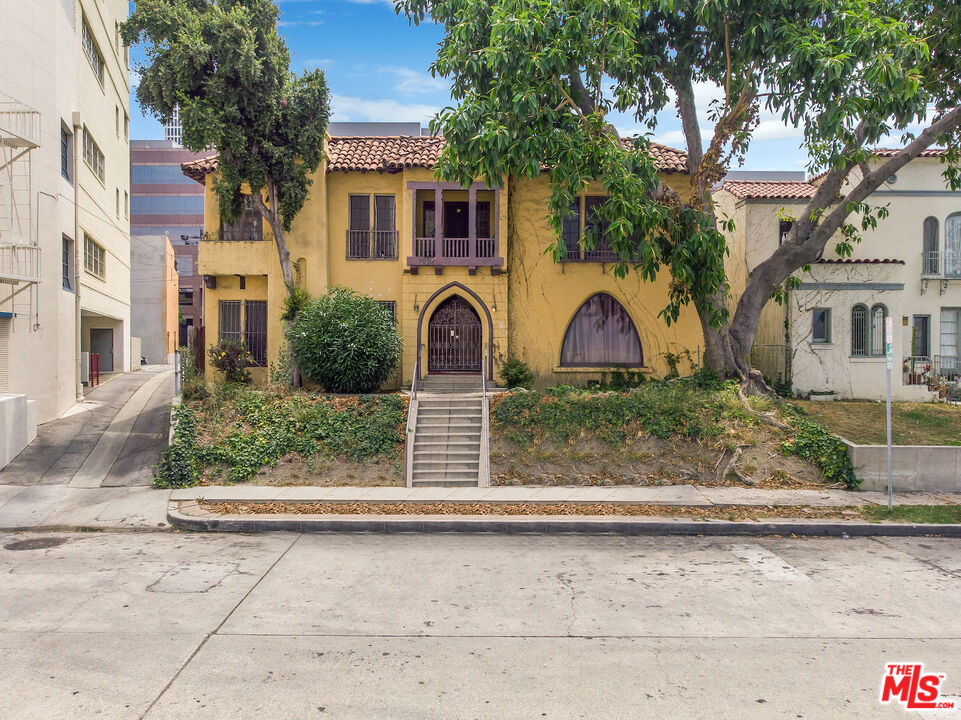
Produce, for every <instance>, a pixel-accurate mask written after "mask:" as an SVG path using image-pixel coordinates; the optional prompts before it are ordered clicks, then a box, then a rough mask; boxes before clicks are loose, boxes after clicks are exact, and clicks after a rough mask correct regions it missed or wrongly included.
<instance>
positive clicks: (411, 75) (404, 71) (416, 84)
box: [377, 65, 450, 95]
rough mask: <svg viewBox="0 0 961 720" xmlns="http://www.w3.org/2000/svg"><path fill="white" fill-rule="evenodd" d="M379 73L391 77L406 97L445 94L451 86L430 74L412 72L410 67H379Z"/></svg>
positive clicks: (442, 79)
mask: <svg viewBox="0 0 961 720" xmlns="http://www.w3.org/2000/svg"><path fill="white" fill-rule="evenodd" d="M377 72H378V73H380V74H382V75H388V76H391V77H392V78H393V79H394V82H395V83H396V86H395V87H396V88H397V90H398V91H400V92H401V93H404V94H406V95H420V94H423V93H432V92H445V91H447V90H448V89H449V87H450V85H449V84H448V82H447V80H445V79H444V78H440V77H432V76H431V75H430V73H427V72H420V71H417V70H412V69H410V68H408V67H400V66H396V65H395V66H388V67H378V68H377Z"/></svg>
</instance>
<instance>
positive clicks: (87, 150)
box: [83, 127, 104, 182]
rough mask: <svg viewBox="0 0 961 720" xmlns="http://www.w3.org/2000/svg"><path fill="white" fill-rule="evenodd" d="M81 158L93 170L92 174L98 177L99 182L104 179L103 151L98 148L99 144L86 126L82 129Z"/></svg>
mask: <svg viewBox="0 0 961 720" xmlns="http://www.w3.org/2000/svg"><path fill="white" fill-rule="evenodd" d="M83 160H84V162H85V163H87V165H89V166H90V169H91V170H93V173H94V175H96V176H97V177H98V178H100V182H103V179H104V159H103V152H101V150H100V146H99V145H97V143H96V142H95V141H94V139H93V135H91V134H90V131H89V130H87V128H86V127H84V129H83Z"/></svg>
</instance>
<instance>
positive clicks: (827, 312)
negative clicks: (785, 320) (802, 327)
mask: <svg viewBox="0 0 961 720" xmlns="http://www.w3.org/2000/svg"><path fill="white" fill-rule="evenodd" d="M811 342H812V343H814V344H815V345H828V344H830V342H831V308H814V310H812V311H811Z"/></svg>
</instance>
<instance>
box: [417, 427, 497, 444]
mask: <svg viewBox="0 0 961 720" xmlns="http://www.w3.org/2000/svg"><path fill="white" fill-rule="evenodd" d="M480 436H481V432H480V428H477V429H475V430H473V431H471V432H462V433H458V434H457V435H448V434H447V433H445V432H425V431H424V430H418V431H417V434H416V435H414V442H415V443H419V442H421V441H425V442H430V443H442V444H444V445H447V444H449V443H453V442H463V443H471V444H476V443H479V442H480Z"/></svg>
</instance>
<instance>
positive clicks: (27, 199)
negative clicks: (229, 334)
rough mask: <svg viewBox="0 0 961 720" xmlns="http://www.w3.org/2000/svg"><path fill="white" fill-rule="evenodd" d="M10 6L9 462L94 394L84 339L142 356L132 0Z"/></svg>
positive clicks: (0, 460) (2, 90) (5, 426)
mask: <svg viewBox="0 0 961 720" xmlns="http://www.w3.org/2000/svg"><path fill="white" fill-rule="evenodd" d="M0 14H2V17H3V19H4V22H3V24H2V26H0V151H2V152H3V153H4V154H3V156H2V157H3V158H4V160H0V164H3V163H4V162H6V167H5V168H4V169H3V170H2V171H0V196H2V197H4V198H5V201H3V200H0V203H3V204H2V205H0V208H2V210H0V212H2V213H4V214H3V216H2V218H3V222H0V393H4V395H2V396H0V399H2V402H3V404H4V406H5V407H7V408H8V409H7V410H6V411H0V467H2V466H3V465H4V464H6V462H8V461H9V460H10V459H11V457H12V456H13V455H15V454H16V452H19V449H20V447H18V445H21V443H22V442H24V437H27V438H28V439H29V437H31V436H32V434H33V433H34V432H35V430H34V428H35V424H36V422H41V423H42V422H46V421H49V420H52V419H54V418H56V417H58V416H59V415H61V414H62V413H63V412H64V411H66V410H68V409H69V408H70V407H71V406H72V405H73V403H75V402H76V401H77V400H78V399H79V398H81V397H82V385H81V382H82V379H83V378H84V377H86V373H85V372H84V371H85V369H86V367H87V366H88V363H87V362H86V359H85V358H86V355H82V354H83V353H91V352H93V353H99V355H100V371H101V373H105V372H111V371H113V372H117V371H124V370H129V369H130V360H131V358H130V351H129V348H130V233H129V230H130V222H129V205H130V202H129V197H130V149H129V139H128V135H129V96H130V81H129V69H128V59H127V53H126V51H125V49H124V47H123V45H122V43H121V40H120V34H119V31H118V24H119V23H120V22H122V21H123V20H125V19H126V18H127V15H128V3H127V0H29V1H27V2H25V1H24V0H0ZM4 110H6V112H4ZM24 134H26V135H29V137H27V138H24V137H21V136H22V135H24ZM27 145H29V152H23V150H24V149H25V148H26V147H27ZM3 190H6V191H7V192H6V193H4V192H2V191H3ZM82 357H83V358H84V361H83V362H81V358H82ZM26 408H29V410H27V409H26Z"/></svg>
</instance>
